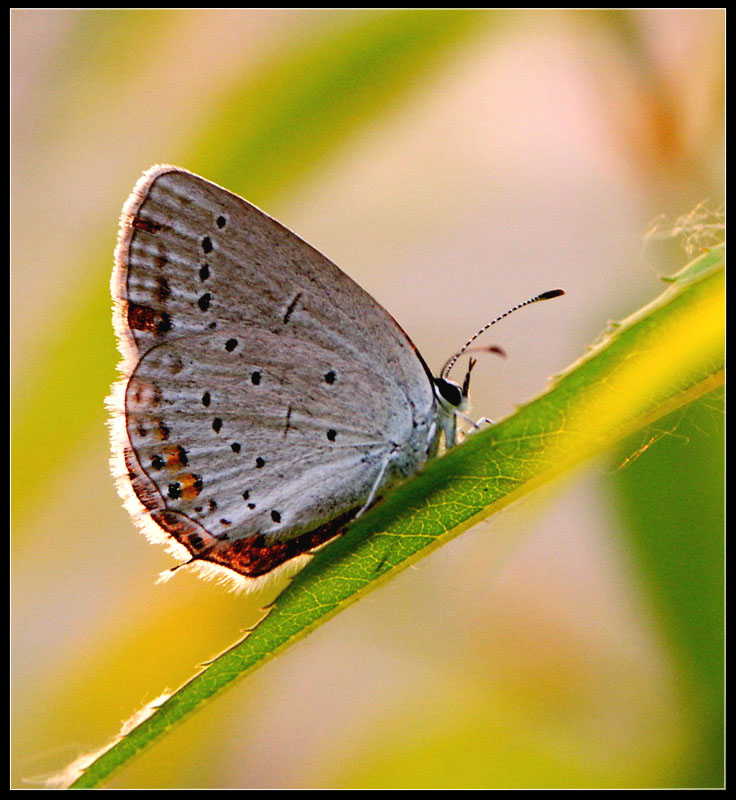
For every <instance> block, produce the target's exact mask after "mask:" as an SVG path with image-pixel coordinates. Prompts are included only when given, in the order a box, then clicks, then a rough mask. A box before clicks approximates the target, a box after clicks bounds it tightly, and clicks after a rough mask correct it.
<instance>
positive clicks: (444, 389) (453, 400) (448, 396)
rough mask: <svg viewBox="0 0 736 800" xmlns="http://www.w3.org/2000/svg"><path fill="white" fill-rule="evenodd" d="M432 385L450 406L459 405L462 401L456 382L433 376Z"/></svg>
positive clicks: (460, 391) (461, 394)
mask: <svg viewBox="0 0 736 800" xmlns="http://www.w3.org/2000/svg"><path fill="white" fill-rule="evenodd" d="M434 385H435V386H436V387H437V391H438V392H439V393H440V395H441V397H442V399H443V400H444V401H445V402H447V403H449V404H450V405H451V406H459V405H460V404H461V403H462V401H463V393H462V390H461V389H460V387H459V386H458V385H457V384H456V383H453V382H452V381H446V380H445V379H444V378H435V379H434Z"/></svg>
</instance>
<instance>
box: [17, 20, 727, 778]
mask: <svg viewBox="0 0 736 800" xmlns="http://www.w3.org/2000/svg"><path fill="white" fill-rule="evenodd" d="M11 21H12V115H13V116H12V200H13V213H12V275H11V277H12V304H13V308H12V364H11V366H12V380H13V387H12V388H13V398H12V402H13V406H12V417H13V418H12V426H13V451H12V458H13V461H12V469H13V487H12V488H13V520H12V522H13V527H12V544H13V552H12V581H13V618H12V625H13V629H12V637H13V638H12V645H13V650H12V656H13V665H12V667H13V691H14V694H13V779H12V780H13V786H15V787H21V788H22V787H32V786H34V785H36V784H35V783H34V782H35V781H36V780H38V779H40V778H43V777H44V776H47V775H48V774H50V773H53V772H55V771H56V770H58V769H61V768H63V767H64V766H65V765H66V764H67V763H68V762H69V761H71V760H72V759H73V758H75V757H76V756H78V755H80V754H81V753H83V752H86V751H87V750H91V749H94V748H96V747H99V746H101V745H102V744H104V743H105V742H106V741H107V740H108V739H109V738H110V737H111V736H112V735H114V734H115V733H116V732H117V731H118V730H119V726H120V723H121V721H122V720H124V719H125V718H127V717H128V716H129V715H130V714H131V713H132V712H134V711H135V710H136V709H138V708H139V707H140V706H142V705H143V704H144V703H146V702H148V701H150V700H152V699H153V698H154V697H156V696H157V695H159V694H160V693H161V692H162V691H163V690H165V689H167V688H168V689H173V688H176V687H177V686H178V685H179V684H180V683H182V682H183V681H184V680H185V679H187V678H188V677H189V676H191V674H192V673H193V672H194V670H195V665H197V664H199V663H202V662H203V661H206V660H207V659H209V658H211V657H212V656H214V655H215V654H217V653H218V652H220V651H221V650H222V649H224V648H225V647H226V646H228V645H230V644H231V643H232V642H233V641H234V640H235V639H236V638H238V636H239V631H241V630H242V629H244V628H247V627H248V626H249V625H251V624H252V623H253V622H254V620H255V619H257V618H258V616H259V611H258V609H259V607H260V606H261V605H263V604H264V603H266V602H268V600H269V599H270V597H264V596H260V597H255V598H254V597H245V598H243V597H239V598H238V597H234V596H232V595H228V594H225V593H224V592H223V590H222V589H221V588H219V587H218V586H215V585H212V584H207V583H204V582H201V581H198V580H197V579H196V578H195V577H194V576H193V575H190V574H186V570H180V571H179V572H178V573H177V574H176V578H175V579H174V580H172V581H171V582H169V583H166V584H163V585H156V584H155V583H154V581H155V578H156V577H157V575H158V573H159V572H160V571H162V570H164V569H166V568H167V567H169V566H171V565H172V560H171V558H170V557H168V556H167V555H166V554H165V552H164V551H163V549H162V548H155V547H152V546H150V545H149V544H147V543H146V541H145V540H144V538H143V537H142V536H140V535H138V534H137V533H136V531H135V528H134V526H133V523H132V522H131V520H130V519H129V518H128V516H127V514H126V513H125V511H124V510H123V508H122V506H121V504H120V502H119V500H118V497H117V494H116V492H115V488H114V486H113V481H112V479H111V477H110V474H109V470H108V465H107V459H108V443H107V431H106V427H105V411H104V405H103V401H104V398H105V396H106V394H107V392H108V390H109V386H110V384H111V383H112V381H113V379H114V377H115V367H116V363H117V360H118V358H117V352H116V349H115V343H114V339H113V335H112V326H111V301H110V298H109V289H108V282H109V275H110V271H111V267H112V251H113V247H114V244H115V237H116V232H117V220H118V215H119V213H120V209H121V207H122V204H123V202H124V200H125V198H126V197H127V195H128V193H129V192H130V190H131V189H132V187H133V185H134V183H135V181H136V179H137V178H138V176H139V174H140V173H141V172H142V171H143V170H144V169H146V168H147V167H149V166H151V165H152V164H155V163H159V162H165V163H174V164H177V165H179V166H182V167H185V168H187V169H190V170H192V171H194V172H197V173H199V174H201V175H203V176H204V177H206V178H208V179H210V180H213V181H215V182H217V183H219V184H221V185H223V186H225V187H226V188H228V189H230V190H232V191H234V192H237V193H238V194H240V195H242V196H244V197H246V198H247V199H248V200H250V201H251V202H254V203H256V204H257V205H259V206H260V207H262V208H263V209H264V210H265V211H266V212H267V213H269V214H271V215H272V216H274V217H276V219H278V220H279V221H281V222H282V223H284V224H285V225H287V226H288V227H289V228H291V229H292V230H294V231H295V232H297V233H298V234H299V235H300V236H301V237H303V238H304V239H306V240H307V241H308V242H310V243H311V244H313V245H314V246H315V247H317V248H318V249H319V250H321V251H322V252H324V253H325V254H326V255H328V256H329V257H330V258H331V259H332V260H333V261H335V263H337V264H338V265H339V266H340V267H341V268H342V269H344V270H345V271H346V272H347V273H348V274H349V275H351V277H353V278H354V279H355V280H357V281H358V283H360V285H361V286H363V287H364V288H365V289H366V290H367V291H369V292H370V293H371V294H372V295H373V296H374V297H375V298H376V299H377V300H378V301H379V302H381V303H382V304H383V305H384V306H385V307H386V308H387V309H388V310H389V311H390V312H391V313H392V314H393V315H394V316H395V317H396V319H397V320H398V321H399V322H400V324H401V325H402V327H403V328H404V329H405V330H406V331H407V332H408V333H409V335H410V336H411V337H412V339H413V341H414V342H415V343H416V345H417V346H418V347H419V348H420V350H421V351H422V353H423V355H424V356H425V358H426V360H427V361H428V363H429V364H430V365H431V366H432V367H433V368H434V369H439V368H440V366H441V365H442V363H443V362H444V361H445V359H446V358H447V357H448V356H449V355H451V354H452V352H454V351H455V350H456V349H457V348H458V347H459V346H460V345H461V344H462V343H463V342H464V341H465V340H466V339H467V338H468V336H469V335H470V334H471V333H473V332H474V331H475V330H476V329H477V328H479V327H480V326H481V325H482V324H483V323H485V322H486V321H488V320H489V319H490V318H491V317H493V316H496V315H497V314H499V313H501V312H502V311H504V310H506V309H507V308H508V307H510V306H512V305H514V304H515V303H517V302H519V301H521V300H523V299H526V298H527V297H528V296H530V295H532V294H535V293H537V292H539V291H542V290H546V289H551V288H556V287H557V286H561V287H563V288H564V289H565V290H566V291H567V296H566V297H565V298H563V299H562V300H558V301H555V302H554V303H545V304H540V305H539V306H536V307H534V308H533V309H527V310H525V311H522V312H520V313H519V314H516V315H514V316H513V317H512V318H510V319H509V320H507V321H505V322H504V323H503V325H501V326H497V327H496V328H494V331H493V333H492V335H490V336H488V338H487V340H486V342H487V343H488V344H498V345H500V346H502V347H503V348H504V349H505V350H506V352H507V354H508V358H507V359H505V360H502V359H498V358H489V359H485V360H484V361H482V362H481V363H480V364H479V365H478V367H477V368H476V370H475V372H474V376H473V377H474V384H473V390H474V391H473V406H474V414H475V415H476V416H484V415H485V416H489V417H492V418H500V417H503V416H505V415H506V414H508V413H509V412H510V411H511V410H513V408H514V406H515V404H518V403H520V402H523V401H524V400H527V399H529V398H530V397H532V396H533V395H534V394H536V393H537V392H539V391H540V390H541V389H543V388H544V386H545V384H546V381H547V378H548V377H549V376H551V375H553V374H554V373H556V372H558V371H560V370H561V369H563V368H564V367H565V366H566V365H567V364H569V363H570V362H571V361H572V360H574V359H575V358H577V357H578V356H580V355H581V354H582V352H583V351H584V348H585V346H586V345H587V344H588V343H589V342H591V341H592V340H593V339H594V338H595V337H596V336H597V335H598V334H599V333H600V332H601V331H602V329H603V328H604V327H605V325H606V323H607V321H608V320H609V319H612V318H614V319H615V318H617V317H622V316H625V315H627V314H628V313H630V312H632V311H634V310H635V309H636V308H638V307H639V306H640V305H642V304H643V303H645V302H647V301H649V300H650V299H651V298H652V297H654V296H655V295H656V294H658V293H659V292H660V291H661V288H662V285H661V283H660V281H659V278H658V276H659V274H661V273H667V272H672V271H674V270H675V269H677V268H679V267H680V266H681V265H682V264H684V263H685V262H686V261H687V260H689V256H687V255H686V254H685V252H684V251H683V248H682V244H681V242H676V241H673V240H666V239H665V240H664V241H662V242H660V243H659V244H657V246H656V247H655V246H654V245H652V243H651V242H650V241H649V240H647V238H646V233H647V230H648V229H649V228H650V227H651V225H652V221H653V220H655V219H656V218H658V217H660V216H662V218H663V219H665V220H669V221H670V222H672V221H673V220H675V219H676V218H677V217H679V216H680V215H682V214H685V213H687V212H690V211H691V210H692V209H694V208H696V206H697V205H698V204H699V203H701V202H702V201H707V202H708V203H710V204H711V205H710V207H711V208H716V207H717V206H718V204H719V202H720V201H721V199H722V196H723V149H724V116H723V115H724V109H723V102H724V101H723V81H724V75H723V68H724V64H723V62H724V12H723V10H722V9H706V10H697V9H696V10H693V9H674V10H667V9H654V10H635V11H615V12H606V11H577V10H575V11H539V10H536V11H450V10H446V11H435V10H398V11H372V10H357V11H348V10H309V9H305V10H293V9H292V10H279V9H246V10H214V11H205V10H192V11H156V10H153V11H151V10H148V11H146V10H143V11H125V10H123V11H68V10H67V11H63V10H32V9H31V10H15V11H13V12H12V17H11ZM660 227H661V229H662V230H664V228H665V227H666V225H665V223H662V225H661V226H660ZM721 428H722V419H721V415H720V412H719V406H718V402H717V401H716V400H714V399H713V398H707V399H706V400H704V401H701V402H699V403H698V404H697V405H696V407H694V408H691V409H688V410H687V411H684V412H681V413H680V414H678V415H677V416H676V418H675V419H669V420H666V421H663V423H662V424H661V425H660V426H657V427H656V428H655V429H651V430H648V431H644V432H642V433H641V434H640V435H638V436H637V437H635V438H632V440H630V441H629V442H627V443H625V445H624V446H623V447H622V448H621V449H620V451H618V452H617V453H614V454H612V455H611V457H610V458H608V459H605V460H602V461H599V462H596V463H595V464H592V465H590V466H589V467H588V468H587V469H585V470H581V471H579V472H577V473H576V474H575V475H574V476H572V478H571V479H570V480H568V481H566V482H565V483H564V484H563V483H560V484H559V485H557V486H555V487H550V488H548V489H547V490H545V491H544V492H542V493H540V494H538V495H536V496H535V497H533V498H531V499H528V500H526V501H524V502H523V503H521V504H519V505H516V506H514V507H512V508H511V509H509V510H507V511H505V512H503V513H502V514H501V515H499V516H496V517H493V518H492V519H491V520H490V521H489V522H486V523H484V524H482V525H479V526H477V527H476V528H474V529H473V530H471V531H469V532H467V533H466V534H464V535H463V536H462V537H460V538H459V539H457V540H455V541H453V542H452V543H450V544H449V545H447V546H445V547H444V548H442V549H440V550H439V551H437V552H436V553H434V554H433V555H432V556H430V557H429V558H427V559H425V560H423V561H421V562H419V564H418V565H416V566H415V567H414V568H413V569H411V570H409V571H407V572H405V573H403V574H402V575H400V576H399V577H398V578H397V579H395V580H393V581H392V582H390V583H389V584H387V585H386V586H384V587H382V588H381V589H380V590H378V591H377V592H375V593H373V594H371V595H369V596H368V597H366V598H365V599H363V600H362V601H361V602H360V603H357V604H356V605H354V606H352V607H350V608H349V609H348V610H347V611H345V612H344V613H342V614H340V615H339V616H338V617H336V618H335V619H333V620H332V621H330V622H329V623H328V624H326V625H325V626H323V627H321V628H319V629H318V630H317V631H316V632H315V633H314V634H312V635H311V636H309V637H308V638H307V639H306V640H304V641H303V642H301V643H299V644H298V645H297V646H295V647H294V648H293V649H291V650H289V651H287V652H286V653H284V654H282V655H281V656H280V657H278V658H277V659H275V660H274V661H273V662H271V663H269V664H268V665H266V666H265V667H264V668H263V669H262V670H259V671H258V672H257V673H256V674H254V675H253V676H251V677H250V678H248V679H247V680H246V681H244V682H242V683H240V684H238V685H237V686H236V687H235V688H233V689H231V690H230V691H228V692H226V693H225V694H224V695H222V696H221V697H218V698H217V699H215V700H214V702H212V703H210V704H209V706H208V707H207V708H206V709H205V710H204V711H201V712H200V713H197V714H195V715H194V716H193V717H192V718H191V719H190V720H188V721H187V722H186V723H184V724H183V725H181V726H180V727H178V728H177V729H176V730H175V731H174V732H173V733H171V734H170V735H168V736H167V737H166V738H165V739H163V740H161V741H160V742H158V743H157V744H155V745H154V746H153V747H152V748H150V750H148V751H147V752H146V753H145V754H144V755H143V756H141V757H140V758H138V759H137V760H136V761H135V762H133V763H131V764H129V765H128V766H126V767H125V768H124V769H123V770H122V771H120V773H119V774H117V775H116V776H115V777H114V778H113V779H112V780H111V781H110V782H109V783H108V785H109V786H110V787H114V788H144V787H151V788H175V787H202V788H205V787H209V788H308V789H315V788H339V787H346V788H419V787H421V788H503V787H567V788H571V787H668V786H716V785H721V781H722V778H721V770H722V760H721V737H722V727H721V713H722V709H721V706H720V697H721V688H720V683H719V682H720V680H722V674H721V650H720V647H721V644H720V640H721V636H722V608H721V593H722V585H721V578H722V575H721V570H722V566H721V563H722V552H721V550H722V478H721V471H722V443H721V438H720V436H721ZM648 445H650V446H648ZM642 447H643V448H644V450H643V451H642V452H641V454H639V450H640V448H642ZM632 455H633V456H639V455H640V457H637V458H633V459H630V460H629V457H630V456H632ZM622 465H623V466H622ZM29 780H30V783H29V782H28V781H29Z"/></svg>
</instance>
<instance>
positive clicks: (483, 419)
mask: <svg viewBox="0 0 736 800" xmlns="http://www.w3.org/2000/svg"><path fill="white" fill-rule="evenodd" d="M455 414H456V415H457V416H458V417H460V418H461V419H463V420H464V421H465V422H467V423H468V424H469V425H472V430H469V431H468V433H467V435H469V434H471V433H476V431H479V430H480V428H481V426H482V425H495V424H496V423H495V422H494V421H493V420H492V419H489V418H488V417H481V418H480V419H479V420H478V421H477V422H476V421H474V420H473V419H471V418H470V417H469V416H468V415H467V414H463V413H462V411H457V410H456V411H455Z"/></svg>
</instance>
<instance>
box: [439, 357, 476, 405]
mask: <svg viewBox="0 0 736 800" xmlns="http://www.w3.org/2000/svg"><path fill="white" fill-rule="evenodd" d="M475 362H476V359H474V358H471V359H470V363H469V364H468V371H467V372H466V373H465V380H463V383H462V386H461V385H460V384H459V383H455V381H451V380H449V379H448V378H442V377H440V378H435V379H434V393H435V396H436V397H437V400H438V402H439V404H440V405H441V406H442V408H444V410H445V411H448V412H450V413H453V412H455V411H466V410H467V409H468V408H469V407H470V399H469V396H468V392H469V390H470V373H471V372H472V371H473V367H474V366H475Z"/></svg>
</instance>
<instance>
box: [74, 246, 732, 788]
mask: <svg viewBox="0 0 736 800" xmlns="http://www.w3.org/2000/svg"><path fill="white" fill-rule="evenodd" d="M724 263H725V246H721V247H718V248H714V249H713V250H710V251H708V252H706V253H705V254H703V255H702V256H701V257H700V258H698V259H696V260H695V261H694V262H692V263H691V264H690V265H688V266H687V267H686V268H685V269H684V270H682V271H681V272H680V273H678V274H677V275H676V276H674V279H673V280H672V281H671V283H670V286H669V287H668V288H667V290H666V291H665V292H664V293H663V294H662V295H661V296H660V297H659V298H657V299H656V300H655V301H654V302H653V303H650V304H649V305H648V306H646V307H645V308H643V309H641V310H640V311H638V312H636V313H635V314H633V315H632V316H630V317H628V318H627V319H626V320H624V321H622V322H620V323H618V324H616V325H614V326H612V329H611V331H609V332H608V333H607V334H606V335H605V336H604V337H603V338H602V340H601V341H600V342H598V343H597V344H596V345H594V346H593V347H592V348H591V350H590V352H589V353H588V354H587V355H586V356H585V357H584V358H582V359H580V360H579V361H578V362H576V363H575V364H573V365H572V366H571V367H570V369H569V370H567V371H566V372H565V373H564V375H562V376H559V377H558V378H557V379H556V381H555V382H554V384H553V386H552V387H551V388H550V389H549V391H547V392H546V393H545V394H543V395H541V396H540V397H539V398H537V399H536V400H534V401H532V402H531V403H529V404H527V405H525V406H523V407H522V408H520V409H519V410H518V411H517V412H516V413H515V414H513V415H512V416H510V417H509V418H508V419H506V420H504V421H503V422H501V423H500V424H498V425H496V426H494V427H492V428H490V429H488V430H485V431H483V432H481V433H478V434H475V435H473V436H470V437H468V439H467V440H466V442H465V443H464V444H463V445H462V446H460V447H457V448H455V449H454V450H452V451H451V452H449V453H448V454H446V455H445V456H444V457H442V458H440V459H437V460H436V461H433V462H431V463H430V464H429V465H428V466H427V467H426V469H425V470H424V471H423V472H422V473H421V474H419V475H418V476H416V477H415V478H414V479H412V480H411V481H408V482H407V483H406V484H404V485H403V486H401V487H399V488H398V489H397V490H396V491H394V492H392V493H391V494H390V495H389V496H388V497H387V498H386V499H385V500H384V501H383V502H381V503H380V504H379V505H378V506H377V507H376V508H375V509H373V510H372V511H371V512H370V513H369V514H366V515H365V516H364V517H363V518H361V519H360V520H359V521H358V522H357V523H356V524H354V525H353V526H352V527H351V528H350V530H349V532H348V533H347V534H346V535H345V536H344V537H342V538H341V539H340V540H338V541H337V542H335V543H333V544H331V545H329V546H328V547H326V548H325V549H324V550H322V551H321V552H319V553H318V554H317V555H316V556H315V557H314V558H313V559H312V561H311V562H310V563H309V564H308V566H307V567H306V568H305V569H304V570H303V571H302V572H301V573H300V574H299V575H298V576H297V577H296V578H295V579H294V580H293V582H292V583H291V584H290V586H289V587H288V588H287V589H286V590H285V591H284V593H283V594H282V595H281V596H280V597H279V598H278V599H277V601H276V603H275V604H274V605H273V606H272V608H271V609H269V611H268V613H267V615H266V616H265V618H264V619H263V620H262V621H261V622H260V624H259V625H258V626H257V627H256V628H255V629H254V630H253V631H252V632H251V633H250V634H249V635H248V636H247V637H246V638H245V639H244V640H242V641H241V642H239V643H237V644H236V645H234V646H233V647H232V648H231V649H229V650H228V651H226V652H225V653H223V654H222V655H220V656H219V657H218V658H216V659H215V660H214V661H213V662H212V663H211V664H209V665H208V666H207V667H206V668H205V669H204V670H203V671H202V672H200V673H199V674H197V675H196V676H195V677H194V678H192V679H191V680H190V681H189V682H188V683H186V684H185V685H184V686H182V687H181V688H180V689H179V690H178V691H176V692H175V693H173V694H172V695H170V696H168V697H167V698H166V699H163V700H161V701H160V702H159V703H157V704H156V707H155V708H153V707H149V708H148V709H146V712H145V713H143V714H141V715H139V717H138V718H136V719H135V720H134V721H132V722H131V723H129V724H128V725H126V728H125V732H124V734H121V736H120V737H119V738H118V739H116V740H115V741H114V742H113V743H112V744H111V745H110V746H109V747H108V748H107V749H105V750H104V751H102V752H101V753H100V754H97V755H96V756H88V757H87V758H86V759H79V760H78V761H77V762H75V764H73V765H72V766H71V767H70V768H69V770H68V773H67V774H68V776H69V779H72V778H76V780H74V782H73V784H72V786H73V787H76V788H82V787H93V786H96V785H98V784H99V783H100V782H101V781H102V780H103V779H104V778H105V777H107V776H108V775H109V774H110V773H112V772H113V771H114V770H115V769H117V768H119V767H121V766H122V765H123V764H125V763H126V762H127V761H128V760H129V759H130V758H132V757H133V756H134V755H136V754H137V753H139V752H140V751H141V750H142V749H143V748H145V747H146V746H148V745H149V744H151V743H152V742H153V741H155V740H156V739H157V738H158V737H159V736H161V735H162V734H164V733H165V732H166V731H167V730H169V729H170V728H171V727H172V726H173V725H175V724H176V723H178V722H181V721H182V720H183V719H184V718H186V716H187V715H188V714H190V713H191V712H193V711H194V710H195V709H197V708H198V707H200V706H202V704H204V703H205V702H207V701H208V700H209V699H210V698H212V697H213V696H215V695H216V694H217V693H218V692H220V691H221V690H222V689H224V688H226V687H227V686H230V685H232V683H233V682H234V681H235V680H237V679H239V678H242V677H244V676H245V675H247V674H249V673H250V672H252V671H253V670H255V669H256V668H257V667H259V666H260V665H262V664H263V663H265V662H266V661H267V660H268V659H270V658H272V657H273V656H275V655H276V654H278V653H279V652H281V651H282V650H284V649H285V648H287V647H288V646H290V645H291V644H293V643H294V642H295V641H297V640H298V639H300V638H301V637H303V636H305V635H306V634H307V633H309V631H311V630H313V629H314V628H315V627H317V626H318V625H321V624H322V623H323V622H325V621H326V620H328V619H329V618H330V617H332V616H333V615H334V614H336V613H338V612H339V611H341V610H342V609H344V608H345V607H346V606H347V605H349V604H350V603H352V602H355V600H357V599H358V598H359V597H361V596H362V595H364V594H366V593H367V592H369V591H371V590H372V589H374V588H376V586H378V585H379V584H380V583H381V582H382V581H384V580H386V579H387V578H389V577H390V576H391V575H393V574H395V573H398V572H399V571H401V570H403V569H406V567H408V566H409V565H410V564H412V563H413V562H414V561H416V560H417V559H419V558H421V557H423V556H425V555H427V554H428V553H429V552H431V551H432V550H434V549H435V548H437V547H439V546H440V545H441V544H443V543H444V542H446V541H448V540H449V539H451V538H453V537H455V536H457V535H458V534H459V533H461V532H462V531H463V530H465V529H466V528H468V527H469V526H471V525H473V524H474V523H476V522H478V521H479V520H481V519H484V518H486V517H488V516H489V515H490V514H492V513H495V512H496V511H498V510H500V509H501V508H503V507H504V506H506V505H508V504H509V503H511V502H513V501H514V500H516V499H518V498H520V497H521V496H523V495H525V494H527V493H529V492H530V491H532V490H533V489H534V488H536V487H538V486H540V485H542V484H545V483H548V482H550V481H551V480H552V479H554V478H555V477H557V476H558V475H560V474H562V473H563V472H565V471H567V470H569V469H570V468H571V467H573V466H575V465H576V464H578V463H580V462H582V461H583V460H585V459H587V458H589V457H591V456H592V455H594V454H596V453H599V452H601V451H603V450H605V449H607V448H610V447H611V445H613V444H614V443H615V442H617V441H619V440H620V439H621V438H622V437H624V436H626V435H627V434H629V433H632V432H633V431H636V430H638V429H640V428H641V427H643V426H645V425H647V424H650V423H652V422H653V421H655V420H657V419H659V418H661V417H663V416H664V415H666V414H668V413H670V412H672V411H674V410H676V409H677V408H680V407H682V406H684V405H685V404H687V403H688V402H690V401H691V400H694V399H696V398H698V397H700V396H702V395H704V394H706V393H708V392H710V391H712V390H713V389H715V388H717V387H718V386H720V385H721V384H722V382H723V369H724V318H725V317H724ZM139 720H140V721H139Z"/></svg>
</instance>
